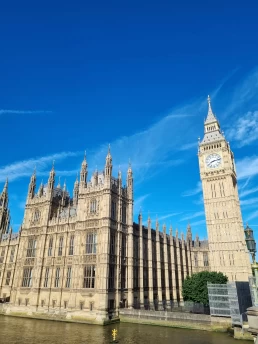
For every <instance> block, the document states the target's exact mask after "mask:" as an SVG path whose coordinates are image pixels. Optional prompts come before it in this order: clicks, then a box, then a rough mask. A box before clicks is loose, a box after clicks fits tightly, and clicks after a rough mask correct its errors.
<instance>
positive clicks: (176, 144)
mask: <svg viewBox="0 0 258 344" xmlns="http://www.w3.org/2000/svg"><path fill="white" fill-rule="evenodd" d="M8 6H9V7H8ZM257 10H258V4H257V2H256V1H248V6H247V4H246V3H245V4H244V3H242V6H240V3H239V4H238V3H235V2H233V1H227V2H225V1H216V2H214V1H212V2H211V1H197V2H195V3H193V2H192V1H181V2H180V4H179V2H173V1H154V2H147V1H146V2H145V1H137V2H136V1H130V2H129V1H117V2H115V1H109V2H106V1H98V2H94V4H93V2H89V1H81V2H79V1H73V2H72V4H71V3H70V4H69V5H67V4H66V3H64V2H58V1H55V2H54V3H53V2H52V3H50V2H47V1H46V2H44V5H43V4H42V5H39V4H38V2H37V4H35V2H26V1H25V2H22V4H21V2H16V3H14V2H12V3H10V4H7V3H6V4H2V5H1V13H0V32H1V54H0V120H1V129H2V130H1V145H0V156H1V162H0V187H2V186H3V184H4V181H5V178H6V177H8V178H9V180H10V186H9V193H10V207H11V216H12V221H13V227H14V229H15V230H17V229H18V227H19V224H20V223H21V222H22V218H23V211H24V203H25V199H26V194H27V189H28V183H29V178H30V175H31V173H32V172H33V168H34V166H35V165H36V166H37V174H38V179H37V181H38V185H39V183H40V182H41V179H43V181H44V182H46V181H47V178H48V174H49V170H50V168H51V164H52V160H53V159H55V161H56V163H55V166H56V170H57V172H56V174H57V178H58V176H61V182H64V179H65V178H66V181H67V184H68V189H69V191H70V192H72V189H73V183H74V180H75V177H76V173H77V171H79V170H80V165H81V161H82V159H83V152H84V150H85V149H86V150H87V159H88V163H89V168H90V172H92V171H93V170H95V168H96V166H97V168H98V169H99V170H101V169H103V167H104V163H105V156H106V152H107V146H108V143H110V144H111V152H112V156H113V163H114V174H115V175H116V174H117V171H118V166H119V165H120V166H121V169H122V172H123V178H124V181H125V177H126V169H127V165H128V160H129V158H130V159H131V161H132V167H133V172H134V180H135V219H136V218H137V215H138V212H139V210H140V207H141V208H142V213H143V218H144V220H145V221H146V219H147V216H148V212H149V213H150V216H151V217H152V219H153V222H154V221H155V220H156V216H157V217H158V218H159V220H160V223H161V224H163V223H164V222H165V223H166V224H167V226H169V225H170V224H172V226H173V228H174V229H175V228H176V227H177V228H178V229H179V231H185V228H186V225H187V223H188V221H190V223H191V225H192V229H193V233H194V235H195V234H196V233H197V232H198V233H199V235H200V237H201V238H204V237H206V228H205V221H204V209H203V203H202V193H201V188H200V178H199V167H198V159H197V142H198V137H199V136H200V137H202V136H203V120H204V117H205V116H206V114H207V101H206V99H207V95H208V94H210V95H211V98H212V107H213V110H214V112H215V113H216V115H217V117H218V118H219V120H220V123H221V126H222V128H223V130H224V131H225V134H226V137H227V139H228V140H230V144H231V148H232V150H233V151H234V154H235V159H236V165H237V173H238V177H239V193H240V197H241V206H242V212H243V219H244V222H246V221H248V223H249V224H250V226H251V227H253V229H254V231H255V235H256V239H258V209H257V204H258V183H257V180H258V154H257V139H258V96H257V95H258V66H257V61H258V58H257V57H258V56H257V55H258V46H257V32H258V22H257V20H256V14H257Z"/></svg>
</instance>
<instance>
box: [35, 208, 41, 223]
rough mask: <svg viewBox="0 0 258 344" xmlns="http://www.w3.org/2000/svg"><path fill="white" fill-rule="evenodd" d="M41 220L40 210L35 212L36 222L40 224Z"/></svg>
mask: <svg viewBox="0 0 258 344" xmlns="http://www.w3.org/2000/svg"><path fill="white" fill-rule="evenodd" d="M39 220H40V212H39V210H38V209H37V210H35V213H34V222H39Z"/></svg>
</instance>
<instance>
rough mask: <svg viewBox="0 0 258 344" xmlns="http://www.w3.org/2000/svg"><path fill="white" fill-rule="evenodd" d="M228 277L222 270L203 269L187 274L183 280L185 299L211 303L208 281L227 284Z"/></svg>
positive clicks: (206, 303)
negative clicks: (190, 274) (210, 270)
mask: <svg viewBox="0 0 258 344" xmlns="http://www.w3.org/2000/svg"><path fill="white" fill-rule="evenodd" d="M227 281H228V277H227V276H225V275H223V273H222V272H214V271H213V272H209V271H202V272H198V273H195V274H193V275H192V276H187V277H186V279H185V280H184V282H183V286H182V294H183V298H184V301H193V302H198V303H202V304H204V305H209V297H208V287H207V282H210V283H214V284H215V283H216V284H226V283H227Z"/></svg>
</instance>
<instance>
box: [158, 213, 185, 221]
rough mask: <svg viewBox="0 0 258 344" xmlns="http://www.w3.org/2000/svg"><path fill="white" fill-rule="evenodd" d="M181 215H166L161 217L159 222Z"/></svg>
mask: <svg viewBox="0 0 258 344" xmlns="http://www.w3.org/2000/svg"><path fill="white" fill-rule="evenodd" d="M180 214H182V213H171V214H167V215H164V216H160V217H158V221H159V222H160V221H163V220H166V219H169V218H171V217H173V216H177V215H180Z"/></svg>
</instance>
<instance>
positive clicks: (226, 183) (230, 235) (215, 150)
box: [198, 96, 251, 281]
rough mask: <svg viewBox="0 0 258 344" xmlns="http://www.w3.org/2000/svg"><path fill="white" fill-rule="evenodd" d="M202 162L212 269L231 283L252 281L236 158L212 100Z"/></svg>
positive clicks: (205, 124)
mask: <svg viewBox="0 0 258 344" xmlns="http://www.w3.org/2000/svg"><path fill="white" fill-rule="evenodd" d="M198 158H199V167H200V176H201V180H202V189H203V200H204V208H205V216H206V226H207V232H208V241H209V261H210V269H211V270H212V271H221V272H223V273H224V274H226V275H227V276H228V278H229V280H231V281H248V276H250V274H251V265H250V260H249V254H248V251H247V247H246V243H245V238H244V228H243V221H242V214H241V209H240V202H239V196H238V188H237V175H236V167H235V162H234V155H233V152H232V151H231V149H230V145H229V142H227V141H226V138H225V136H224V134H223V132H222V131H221V129H220V124H219V121H218V119H217V118H216V116H215V115H214V113H213V111H212V108H211V100H210V97H209V96H208V115H207V118H206V120H205V122H204V137H203V140H202V141H201V142H200V144H199V151H198Z"/></svg>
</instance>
